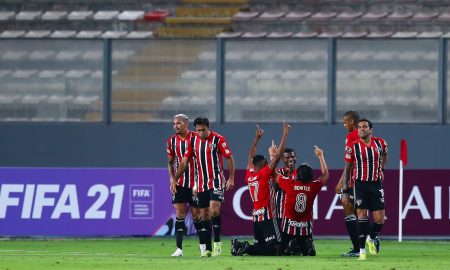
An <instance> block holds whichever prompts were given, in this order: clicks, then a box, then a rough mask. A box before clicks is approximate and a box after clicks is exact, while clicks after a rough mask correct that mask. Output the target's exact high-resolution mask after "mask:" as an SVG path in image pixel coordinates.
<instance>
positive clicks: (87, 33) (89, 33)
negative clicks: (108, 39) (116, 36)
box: [75, 30, 102, 38]
mask: <svg viewBox="0 0 450 270" xmlns="http://www.w3.org/2000/svg"><path fill="white" fill-rule="evenodd" d="M101 34H102V31H96V30H82V31H80V32H78V33H77V34H76V36H75V37H77V38H96V37H99V36H100V35H101Z"/></svg>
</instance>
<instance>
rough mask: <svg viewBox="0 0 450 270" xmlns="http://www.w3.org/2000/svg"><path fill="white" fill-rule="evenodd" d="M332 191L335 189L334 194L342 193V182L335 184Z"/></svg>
mask: <svg viewBox="0 0 450 270" xmlns="http://www.w3.org/2000/svg"><path fill="white" fill-rule="evenodd" d="M334 191H336V194H341V193H342V182H341V181H339V182H338V183H337V185H336V187H335V188H334Z"/></svg>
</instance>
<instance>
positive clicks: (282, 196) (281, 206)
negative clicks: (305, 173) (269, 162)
mask: <svg viewBox="0 0 450 270" xmlns="http://www.w3.org/2000/svg"><path fill="white" fill-rule="evenodd" d="M277 173H279V174H281V175H283V176H285V177H287V178H291V179H294V180H295V179H297V170H293V171H292V172H291V171H290V170H289V168H286V167H284V168H278V169H277ZM285 204H286V192H284V190H283V189H281V188H280V187H279V186H278V184H275V206H276V213H277V217H278V218H282V217H284V214H285V211H286V210H285V209H286V207H285Z"/></svg>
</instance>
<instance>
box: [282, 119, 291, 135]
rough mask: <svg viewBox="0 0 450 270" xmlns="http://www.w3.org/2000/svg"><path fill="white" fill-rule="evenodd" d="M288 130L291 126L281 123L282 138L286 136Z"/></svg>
mask: <svg viewBox="0 0 450 270" xmlns="http://www.w3.org/2000/svg"><path fill="white" fill-rule="evenodd" d="M290 128H291V126H290V125H289V124H288V123H287V122H284V121H283V136H287V135H288V133H289V129H290Z"/></svg>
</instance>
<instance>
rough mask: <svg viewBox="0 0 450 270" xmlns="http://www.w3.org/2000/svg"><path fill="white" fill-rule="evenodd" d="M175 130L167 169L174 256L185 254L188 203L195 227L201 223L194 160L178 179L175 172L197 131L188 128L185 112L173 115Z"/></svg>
mask: <svg viewBox="0 0 450 270" xmlns="http://www.w3.org/2000/svg"><path fill="white" fill-rule="evenodd" d="M172 124H173V130H174V131H175V134H174V135H172V136H170V137H169V139H168V140H167V145H166V149H167V160H168V162H167V169H168V171H169V177H170V192H171V193H172V204H173V206H174V208H175V215H176V221H175V239H176V245H177V249H176V250H175V252H174V253H173V254H172V256H174V257H177V256H183V235H184V234H185V231H186V224H185V219H186V214H187V210H188V208H187V204H189V205H190V209H191V214H192V218H193V222H194V226H195V229H196V230H198V228H199V225H200V215H199V210H198V208H197V198H196V197H195V195H194V194H193V192H192V188H193V187H194V184H195V172H194V160H191V161H190V162H189V163H188V164H187V170H186V171H185V172H184V173H183V175H181V177H180V178H179V179H178V181H177V180H176V178H175V172H176V171H177V168H178V167H179V166H180V163H181V160H182V159H183V156H184V154H185V152H186V146H187V144H188V142H189V140H190V139H191V137H192V136H195V132H192V131H190V130H189V129H188V125H189V119H188V117H187V116H186V115H184V114H177V115H175V116H174V117H173V123H172Z"/></svg>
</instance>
